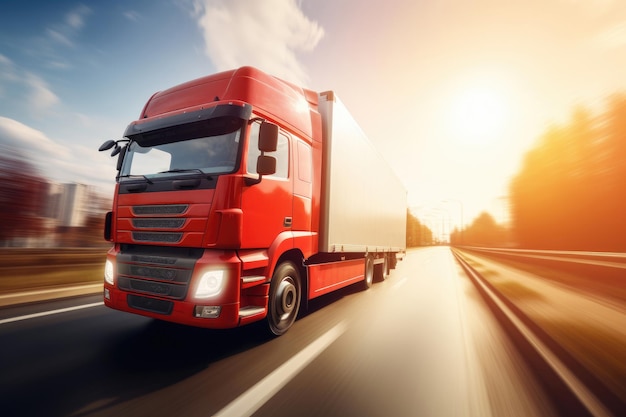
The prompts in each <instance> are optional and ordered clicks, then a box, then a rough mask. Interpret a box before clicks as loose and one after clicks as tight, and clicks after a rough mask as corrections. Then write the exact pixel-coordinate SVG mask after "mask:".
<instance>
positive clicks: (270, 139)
mask: <svg viewBox="0 0 626 417" xmlns="http://www.w3.org/2000/svg"><path fill="white" fill-rule="evenodd" d="M277 147H278V125H275V124H274V123H270V122H263V123H261V128H260V130H259V150H260V151H261V152H275V151H276V148H277Z"/></svg>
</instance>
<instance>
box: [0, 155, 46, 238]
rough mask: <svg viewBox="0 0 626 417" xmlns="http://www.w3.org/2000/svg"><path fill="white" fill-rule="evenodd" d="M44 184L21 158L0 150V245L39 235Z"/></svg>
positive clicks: (33, 169) (41, 222)
mask: <svg viewBox="0 0 626 417" xmlns="http://www.w3.org/2000/svg"><path fill="white" fill-rule="evenodd" d="M46 190H47V183H46V182H45V181H44V180H43V179H42V178H41V177H40V176H39V174H38V173H37V171H36V170H35V168H34V167H33V166H32V164H30V163H29V162H28V161H27V160H26V159H25V158H24V157H23V156H22V155H20V154H19V153H17V152H16V151H15V150H12V149H9V148H7V147H0V218H2V227H1V228H0V242H2V243H3V244H4V245H10V244H11V241H12V240H13V239H15V238H17V237H19V238H29V237H36V236H38V235H40V234H41V233H42V232H43V226H44V224H43V218H42V211H43V209H44V205H45V195H46Z"/></svg>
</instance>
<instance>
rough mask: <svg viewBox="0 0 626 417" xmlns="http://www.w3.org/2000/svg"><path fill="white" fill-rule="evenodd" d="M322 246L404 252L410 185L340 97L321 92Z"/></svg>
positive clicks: (325, 249)
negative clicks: (403, 181) (400, 177)
mask: <svg viewBox="0 0 626 417" xmlns="http://www.w3.org/2000/svg"><path fill="white" fill-rule="evenodd" d="M319 111H320V114H321V117H322V129H323V137H322V139H323V141H324V154H323V162H322V164H323V173H322V196H321V205H322V210H321V214H320V216H321V220H320V222H321V225H320V226H321V227H320V240H319V242H320V252H326V253H333V252H335V253H336V252H366V253H380V252H392V253H398V252H404V250H405V248H406V210H407V198H406V190H405V188H404V185H403V184H402V182H401V181H400V180H399V179H398V178H397V176H396V175H395V173H394V171H393V170H392V169H391V167H390V166H389V165H388V164H387V162H386V161H385V160H384V159H383V158H382V156H381V155H380V153H379V152H378V151H377V150H376V149H375V148H374V146H373V145H372V143H371V142H370V141H369V140H368V138H367V137H366V136H365V134H364V132H363V131H362V130H361V128H360V127H359V125H358V124H357V123H356V121H355V120H354V118H353V117H352V116H351V115H350V113H349V112H348V109H347V108H346V107H345V106H344V105H343V103H342V102H341V101H340V100H339V98H338V97H337V96H336V95H335V94H334V93H333V92H332V91H327V92H323V93H321V94H320V97H319Z"/></svg>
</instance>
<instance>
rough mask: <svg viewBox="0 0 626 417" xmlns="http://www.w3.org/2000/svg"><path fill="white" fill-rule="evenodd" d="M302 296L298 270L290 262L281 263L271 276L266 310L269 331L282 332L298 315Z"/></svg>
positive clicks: (277, 333) (287, 328)
mask: <svg viewBox="0 0 626 417" xmlns="http://www.w3.org/2000/svg"><path fill="white" fill-rule="evenodd" d="M301 298H302V285H301V282H300V272H299V271H298V268H297V267H296V266H295V265H294V264H293V263H292V262H289V261H288V262H283V263H281V264H280V265H279V266H278V267H277V268H276V270H275V271H274V275H273V276H272V282H271V284H270V297H269V305H268V312H267V324H268V328H269V331H270V332H271V333H272V334H274V335H276V336H280V335H282V334H284V333H285V332H286V331H287V330H289V328H290V327H291V325H292V324H293V322H294V321H295V320H296V317H297V316H298V310H299V309H300V301H301Z"/></svg>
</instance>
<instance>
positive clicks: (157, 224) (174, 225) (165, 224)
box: [132, 219, 185, 229]
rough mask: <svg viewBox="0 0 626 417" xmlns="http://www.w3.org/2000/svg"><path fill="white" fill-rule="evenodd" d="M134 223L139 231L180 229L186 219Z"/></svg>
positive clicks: (135, 220) (147, 220) (148, 220)
mask: <svg viewBox="0 0 626 417" xmlns="http://www.w3.org/2000/svg"><path fill="white" fill-rule="evenodd" d="M132 223H133V227H136V228H137V229H156V228H161V229H180V228H181V227H182V226H183V225H184V224H185V219H133V220H132Z"/></svg>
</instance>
